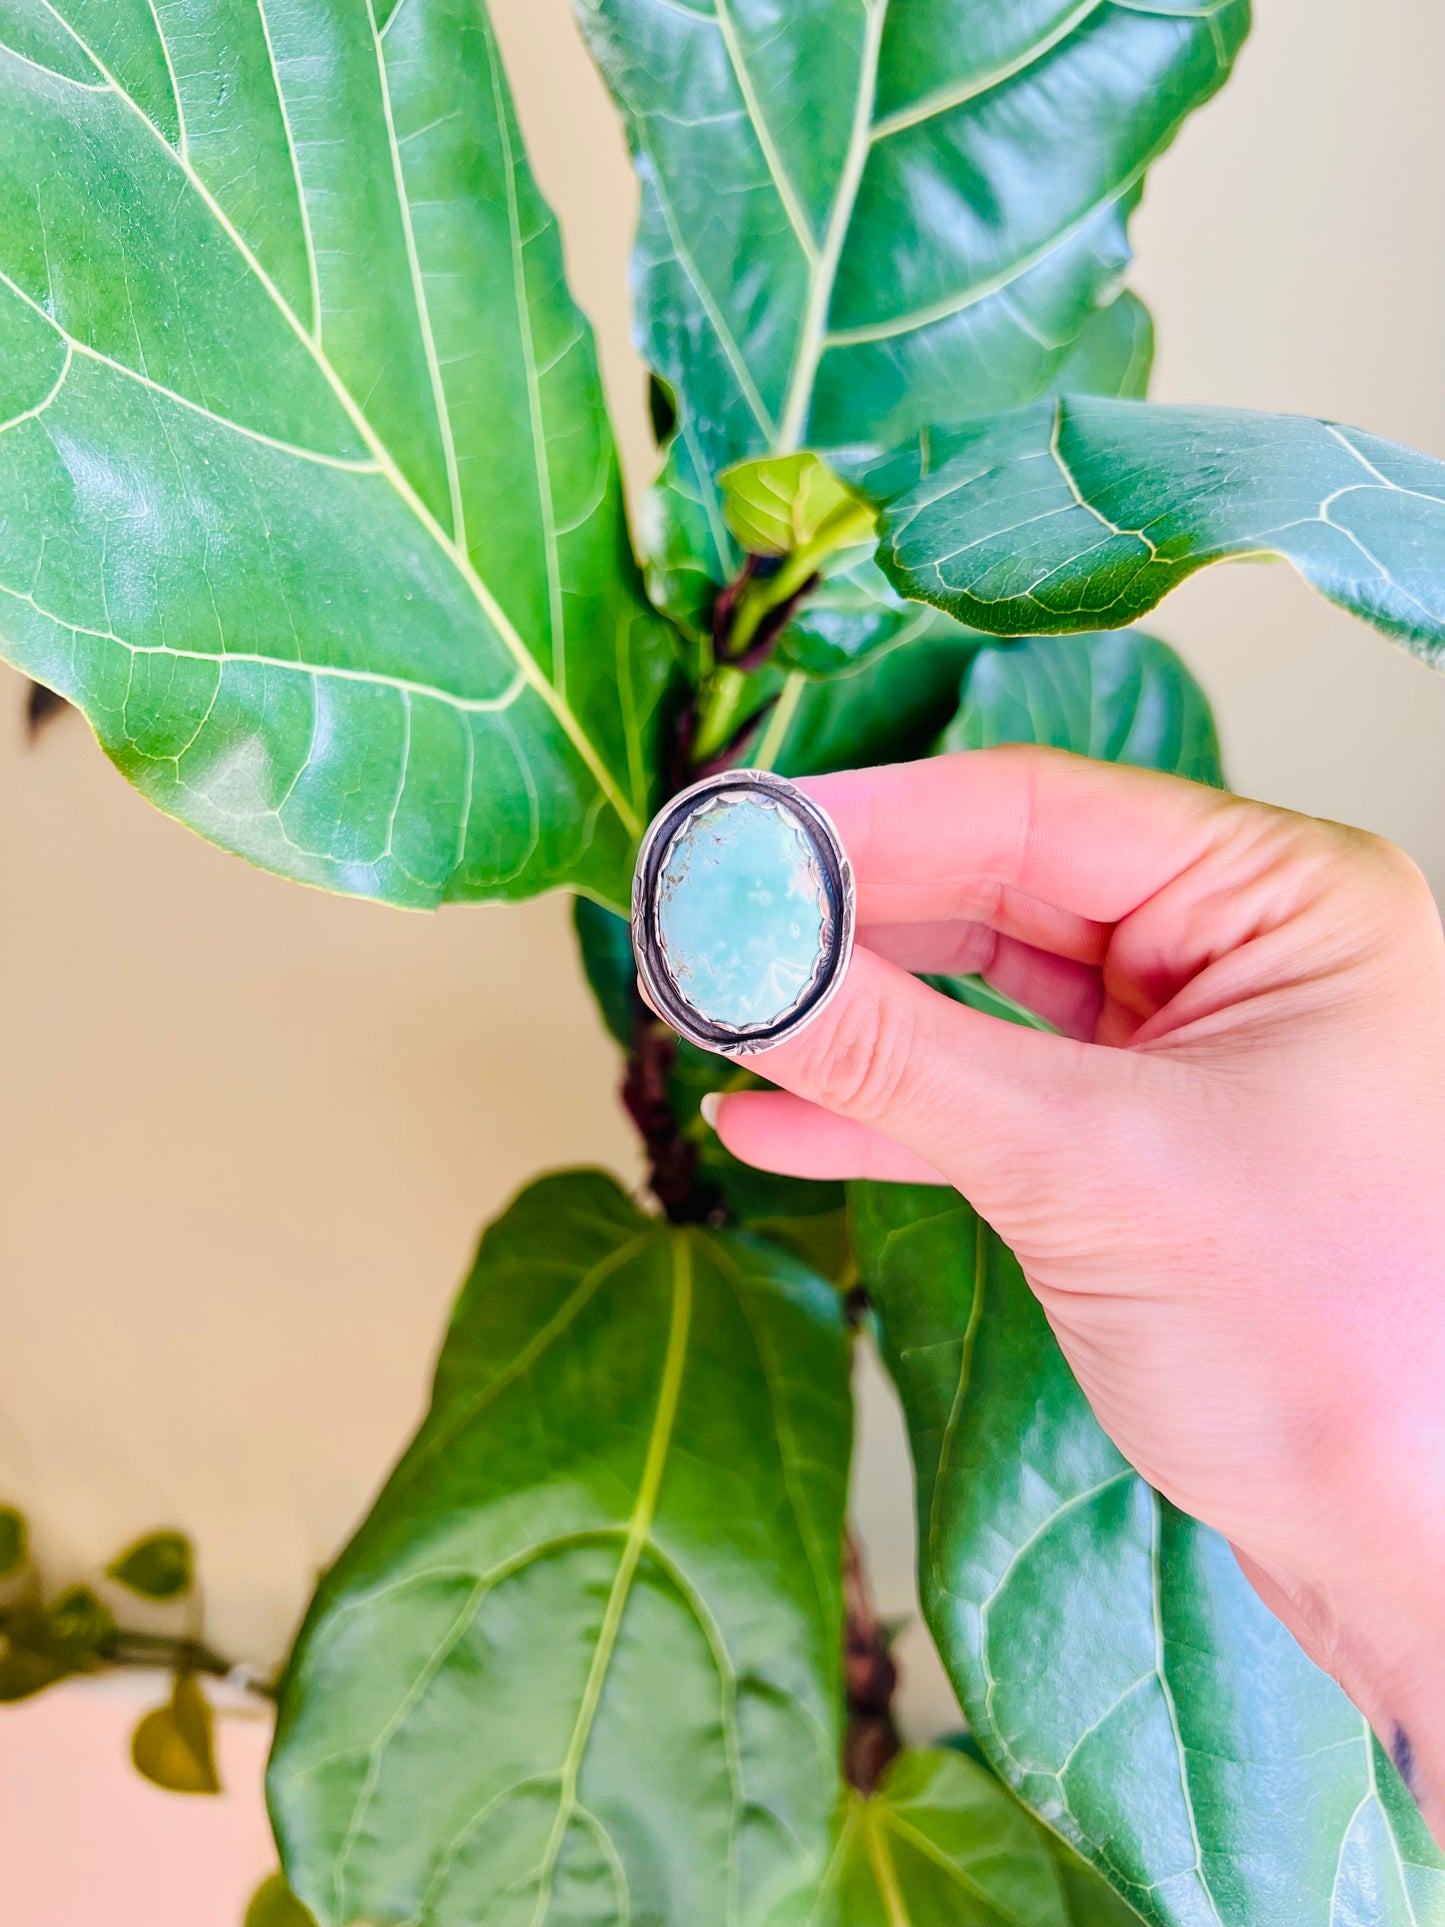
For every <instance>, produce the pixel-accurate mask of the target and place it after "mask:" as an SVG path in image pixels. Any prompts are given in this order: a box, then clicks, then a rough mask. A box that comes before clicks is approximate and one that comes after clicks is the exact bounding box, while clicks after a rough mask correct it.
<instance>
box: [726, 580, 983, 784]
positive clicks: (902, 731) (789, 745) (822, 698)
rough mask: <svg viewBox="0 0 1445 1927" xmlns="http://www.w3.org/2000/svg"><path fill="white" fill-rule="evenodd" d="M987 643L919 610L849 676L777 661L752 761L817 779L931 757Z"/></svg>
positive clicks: (849, 673) (768, 672)
mask: <svg viewBox="0 0 1445 1927" xmlns="http://www.w3.org/2000/svg"><path fill="white" fill-rule="evenodd" d="M920 613H923V614H924V619H923V620H920V619H919V617H920ZM979 642H980V638H979V637H978V636H977V635H975V634H974V633H973V632H972V631H970V630H968V629H961V628H959V627H958V625H957V624H956V623H952V622H948V621H946V620H944V619H942V618H940V617H936V616H934V615H933V612H932V611H931V610H930V611H927V612H920V611H919V610H917V609H916V608H915V609H914V610H913V621H912V622H911V623H910V624H909V625H908V627H907V628H906V629H904V630H902V631H901V632H900V633H899V634H898V636H896V637H895V638H894V639H893V641H892V642H891V643H890V644H889V645H888V647H887V648H884V649H879V650H877V651H875V653H874V654H872V655H870V656H869V657H868V658H867V659H866V660H865V661H863V662H861V663H859V664H858V665H857V666H856V667H855V668H853V669H850V670H848V671H847V672H845V673H843V674H841V675H836V676H829V677H827V678H826V679H820V678H818V677H813V676H806V675H803V674H801V673H799V672H798V671H796V670H795V671H792V672H790V673H787V674H783V673H780V672H779V671H778V670H776V669H774V668H772V667H771V666H770V668H769V670H768V671H767V672H766V673H767V676H768V678H769V684H768V690H769V693H770V694H772V695H774V696H775V698H776V700H775V702H774V706H773V708H772V709H771V711H770V712H769V714H768V717H767V720H766V722H765V723H764V725H763V727H762V729H761V730H760V731H759V733H758V736H757V738H756V740H755V741H754V743H753V744H752V745H751V748H750V750H749V754H748V757H747V759H746V760H747V761H749V762H751V763H753V764H755V765H758V766H766V767H767V768H769V769H776V770H781V771H782V772H783V774H784V775H786V776H816V775H819V774H821V773H822V772H823V771H825V770H837V769H861V768H864V767H866V766H867V765H870V764H874V763H900V762H907V761H909V760H910V759H911V758H913V757H915V756H924V755H927V753H928V751H929V750H930V749H932V748H933V745H934V743H935V742H936V740H937V738H938V734H939V732H940V730H942V729H943V727H944V726H945V724H946V723H947V722H948V720H949V718H950V717H951V716H952V715H953V713H954V710H955V709H956V708H957V706H958V687H959V682H960V679H961V678H962V676H963V673H964V671H965V669H966V668H967V666H968V664H969V662H970V660H971V659H972V657H973V654H974V652H975V650H976V649H977V648H978V646H979ZM757 680H758V681H759V682H760V683H761V682H762V681H763V678H762V677H759V678H758V679H757Z"/></svg>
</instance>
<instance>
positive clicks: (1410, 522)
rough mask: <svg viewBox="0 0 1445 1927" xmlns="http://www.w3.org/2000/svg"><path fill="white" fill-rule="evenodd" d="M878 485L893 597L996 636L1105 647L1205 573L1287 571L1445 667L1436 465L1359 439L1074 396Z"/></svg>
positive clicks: (1232, 412) (917, 460)
mask: <svg viewBox="0 0 1445 1927" xmlns="http://www.w3.org/2000/svg"><path fill="white" fill-rule="evenodd" d="M920 471H922V472H921V473H920ZM872 485H873V487H874V488H875V489H876V490H878V491H879V492H880V493H882V494H884V495H885V496H887V498H888V499H889V502H890V506H889V508H888V511H887V513H886V514H885V516H884V518H883V542H882V546H881V548H880V551H879V556H880V560H881V561H882V563H883V566H884V569H885V571H886V573H887V574H888V575H889V576H890V577H891V579H892V581H893V582H894V584H895V586H896V587H897V588H899V589H900V590H901V591H902V592H903V593H904V594H906V595H910V596H914V597H917V598H918V599H919V600H920V601H924V602H929V603H932V604H934V605H935V606H936V607H938V608H941V609H946V610H947V611H948V612H949V613H950V614H951V615H954V616H956V617H957V618H958V619H959V620H960V621H961V622H967V623H969V624H971V625H972V626H973V627H975V628H978V629H986V630H990V631H992V632H993V633H994V634H997V635H1019V634H1025V633H1030V632H1034V631H1038V632H1044V633H1049V634H1067V633H1073V632H1077V631H1080V630H1088V629H1100V628H1119V627H1121V626H1122V625H1123V624H1125V623H1128V622H1133V621H1134V620H1136V619H1137V618H1138V617H1139V616H1141V615H1143V614H1145V613H1146V612H1147V611H1148V610H1150V609H1152V608H1154V606H1155V605H1156V604H1157V603H1158V602H1159V601H1160V600H1161V599H1162V598H1163V597H1164V596H1165V595H1167V594H1168V592H1169V591H1170V590H1171V589H1173V588H1175V587H1177V586H1178V584H1179V583H1180V582H1182V581H1184V580H1185V578H1186V577H1187V576H1189V575H1192V574H1193V573H1194V571H1195V570H1196V569H1201V568H1203V567H1205V566H1206V565H1207V564H1208V563H1211V562H1220V561H1228V560H1232V559H1234V558H1237V557H1261V556H1262V557H1283V558H1284V559H1285V560H1286V561H1288V562H1290V563H1292V564H1293V565H1294V567H1295V568H1296V569H1298V571H1299V572H1300V574H1301V575H1302V576H1303V577H1304V578H1305V580H1306V581H1307V582H1309V583H1311V584H1312V585H1313V586H1314V587H1315V588H1316V589H1318V590H1319V591H1320V593H1321V594H1322V595H1324V596H1327V597H1328V598H1329V599H1330V601H1331V602H1336V603H1338V604H1339V605H1340V606H1341V607H1342V608H1345V609H1348V610H1350V612H1351V613H1352V614H1354V615H1357V616H1360V617H1362V618H1363V620H1365V621H1366V622H1370V623H1373V624H1374V626H1375V627H1376V628H1377V629H1382V630H1384V632H1385V633H1386V634H1387V635H1389V636H1393V637H1394V638H1395V639H1396V640H1397V641H1399V642H1402V643H1403V644H1404V645H1405V646H1406V647H1407V648H1408V649H1409V650H1411V652H1412V653H1413V654H1415V655H1417V656H1419V657H1421V658H1422V659H1423V660H1424V661H1426V662H1429V663H1434V664H1439V663H1440V662H1441V661H1445V463H1442V462H1438V461H1435V460H1434V459H1433V458H1432V457H1430V456H1428V455H1421V454H1418V453H1417V452H1416V451H1415V450H1413V449H1409V448H1402V447H1400V446H1399V445H1398V444H1397V443H1394V442H1385V441H1381V440H1380V439H1379V438H1378V437H1377V436H1374V435H1366V434H1364V433H1362V432H1361V431H1360V430H1359V429H1354V428H1341V427H1339V426H1338V425H1337V424H1335V423H1334V422H1319V421H1308V420H1305V419H1304V418H1303V417H1300V416H1292V415H1258V414H1250V413H1246V412H1245V411H1244V410H1240V409H1224V408H1213V409H1211V408H1173V407H1169V408H1160V407H1155V406H1153V405H1152V404H1145V403H1140V402H1125V401H1110V400H1104V399H1101V398H1096V397H1093V396H1083V395H1079V396H1072V397H1069V398H1067V399H1064V400H1061V401H1058V402H1052V403H1047V404H1044V405H1041V406H1038V407H1035V408H1030V409H1023V410H1020V411H1018V412H1017V413H1015V414H1012V415H1007V416H1004V417H1001V418H1000V419H999V420H997V421H995V422H992V423H987V424H984V425H982V426H977V427H973V428H965V429H959V430H957V431H954V432H950V433H948V434H946V435H941V436H934V437H932V438H930V441H929V443H928V445H927V448H926V449H925V450H923V451H922V452H921V453H915V454H911V455H909V456H907V457H903V458H900V459H899V461H898V462H897V463H896V464H888V463H885V464H883V465H882V467H881V468H880V469H878V470H876V471H875V472H874V474H873V478H872Z"/></svg>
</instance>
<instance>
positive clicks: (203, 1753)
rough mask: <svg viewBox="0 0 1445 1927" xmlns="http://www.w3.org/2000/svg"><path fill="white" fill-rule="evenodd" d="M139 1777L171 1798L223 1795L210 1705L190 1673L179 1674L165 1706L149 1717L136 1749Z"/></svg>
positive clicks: (136, 1740)
mask: <svg viewBox="0 0 1445 1927" xmlns="http://www.w3.org/2000/svg"><path fill="white" fill-rule="evenodd" d="M130 1757H131V1760H132V1762H133V1763H134V1765H135V1769H136V1771H137V1773H139V1774H141V1775H142V1776H143V1777H144V1778H145V1779H147V1780H150V1781H153V1782H154V1784H155V1785H156V1786H159V1787H164V1788H165V1789H166V1791H167V1792H169V1793H219V1792H220V1790H221V1781H220V1776H219V1774H218V1773H217V1772H216V1749H215V1743H214V1738H213V1722H212V1718H211V1708H210V1703H209V1702H208V1700H207V1699H206V1696H205V1694H204V1693H203V1692H202V1691H201V1689H200V1687H199V1686H198V1685H197V1684H196V1681H195V1678H194V1677H193V1675H192V1674H190V1673H178V1674H177V1675H176V1683H175V1686H174V1688H173V1689H172V1692H171V1697H170V1701H169V1703H168V1704H167V1705H165V1706H157V1707H156V1708H155V1710H154V1711H153V1712H150V1713H147V1714H146V1716H145V1718H144V1719H143V1720H142V1721H141V1723H140V1725H139V1726H138V1727H137V1728H136V1730H135V1734H134V1737H133V1738H132V1740H131V1743H130Z"/></svg>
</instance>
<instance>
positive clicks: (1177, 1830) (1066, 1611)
mask: <svg viewBox="0 0 1445 1927" xmlns="http://www.w3.org/2000/svg"><path fill="white" fill-rule="evenodd" d="M853 1206H854V1211H853V1225H854V1237H855V1242H856V1244H857V1249H858V1257H859V1264H860V1267H861V1269H862V1273H863V1277H864V1280H865V1282H866V1283H867V1285H868V1288H869V1292H870V1295H871V1296H872V1298H873V1302H874V1304H875V1306H876V1307H877V1310H878V1314H879V1320H880V1328H881V1332H882V1340H883V1345H884V1349H885V1355H886V1357H887V1360H888V1363H889V1367H890V1369H891V1371H892V1373H893V1375H894V1379H895V1382H896V1383H897V1385H898V1388H899V1392H900V1395H901V1397H902V1399H903V1404H904V1410H905V1413H906V1416H907V1420H908V1426H909V1433H910V1437H911V1441H912V1448H913V1455H914V1465H915V1469H916V1473H917V1480H918V1514H919V1525H920V1553H919V1576H920V1584H921V1587H922V1591H923V1597H924V1606H925V1611H926V1613H927V1615H928V1619H929V1624H930V1626H931V1628H932V1631H933V1634H934V1638H935V1639H936V1640H937V1642H938V1645H939V1649H940V1651H941V1652H942V1654H943V1656H944V1660H945V1663H946V1665H947V1666H948V1669H949V1673H950V1676H951V1677H952V1679H953V1682H954V1685H955V1687H956V1688H957V1690H958V1692H959V1695H960V1698H961V1699H962V1701H963V1705H964V1708H965V1711H966V1713H967V1715H968V1719H969V1724H970V1727H971V1728H972V1730H973V1732H974V1734H975V1736H976V1737H977V1739H978V1741H979V1742H980V1744H981V1745H982V1747H983V1748H984V1750H985V1752H986V1753H987V1754H988V1756H989V1758H990V1760H991V1761H992V1762H993V1764H994V1765H995V1766H996V1767H997V1768H998V1770H999V1771H1000V1773H1001V1774H1002V1775H1003V1776H1004V1777H1005V1778H1006V1779H1007V1780H1008V1782H1009V1783H1010V1785H1012V1786H1013V1787H1015V1788H1016V1789H1017V1790H1018V1792H1019V1793H1020V1794H1021V1795H1022V1797H1023V1798H1024V1799H1025V1800H1026V1801H1027V1802H1028V1803H1029V1804H1030V1805H1031V1806H1032V1807H1034V1808H1035V1810H1036V1811H1038V1812H1039V1813H1040V1814H1042V1816H1043V1817H1044V1818H1045V1819H1046V1820H1047V1821H1048V1823H1049V1824H1050V1825H1051V1826H1053V1827H1054V1828H1056V1829H1057V1830H1058V1832H1059V1833H1061V1834H1062V1835H1064V1837H1065V1838H1066V1839H1068V1840H1069V1841H1071V1842H1072V1843H1073V1844H1074V1845H1075V1846H1076V1847H1077V1848H1078V1849H1079V1850H1080V1851H1081V1852H1082V1853H1083V1854H1085V1856H1086V1857H1087V1858H1088V1859H1089V1860H1090V1861H1091V1862H1092V1863H1093V1864H1094V1865H1095V1866H1096V1867H1098V1868H1099V1869H1100V1871H1101V1872H1103V1873H1104V1874H1106V1875H1107V1876H1108V1878H1109V1879H1110V1881H1111V1882H1112V1883H1113V1884H1114V1885H1115V1886H1116V1887H1117V1888H1118V1889H1119V1890H1120V1892H1121V1893H1122V1894H1123V1895H1124V1897H1125V1898H1126V1899H1127V1900H1128V1901H1129V1902H1130V1903H1131V1905H1132V1906H1134V1907H1135V1908H1136V1909H1137V1911H1138V1912H1139V1913H1140V1914H1141V1915H1142V1916H1143V1918H1144V1919H1145V1920H1147V1921H1149V1922H1152V1923H1154V1924H1155V1927H1196V1924H1198V1927H1203V1923H1212V1927H1437V1924H1438V1923H1440V1922H1445V1861H1442V1858H1441V1855H1440V1853H1439V1851H1438V1850H1437V1849H1436V1848H1435V1846H1434V1845H1433V1843H1432V1842H1431V1840H1430V1838H1429V1835H1428V1834H1427V1833H1426V1831H1425V1827H1424V1823H1423V1822H1422V1820H1421V1819H1420V1816H1419V1814H1418V1813H1417V1812H1416V1810H1415V1807H1414V1805H1413V1804H1412V1802H1411V1800H1410V1797H1409V1795H1408V1794H1407V1793H1406V1792H1405V1790H1404V1788H1403V1786H1402V1785H1401V1784H1400V1782H1399V1779H1398V1776H1397V1775H1396V1773H1395V1770H1394V1768H1393V1767H1392V1766H1391V1765H1390V1763H1389V1761H1388V1759H1387V1758H1386V1757H1385V1755H1384V1753H1383V1751H1382V1749H1381V1748H1380V1746H1379V1744H1378V1742H1377V1741H1376V1740H1375V1739H1374V1738H1373V1736H1372V1735H1371V1733H1370V1731H1369V1729H1368V1727H1367V1726H1366V1724H1365V1721H1364V1720H1363V1718H1362V1717H1361V1715H1360V1714H1359V1713H1358V1712H1357V1711H1356V1710H1355V1708H1354V1707H1352V1706H1351V1705H1350V1703H1349V1701H1348V1700H1347V1699H1346V1698H1345V1696H1344V1695H1343V1693H1341V1691H1340V1690H1339V1688H1338V1687H1337V1686H1336V1685H1335V1684H1334V1682H1333V1681H1332V1680H1330V1679H1327V1678H1326V1677H1325V1675H1324V1674H1323V1673H1321V1672H1318V1671H1317V1670H1316V1669H1315V1667H1314V1666H1312V1665H1311V1663H1310V1662H1309V1661H1308V1660H1307V1659H1306V1658H1305V1657H1304V1655H1303V1653H1302V1652H1301V1651H1300V1649H1299V1647H1298V1646H1297V1645H1296V1644H1295V1642H1294V1640H1293V1639H1292V1638H1291V1637H1290V1635H1289V1634H1288V1633H1287V1632H1285V1630H1284V1628H1283V1627H1282V1626H1281V1625H1280V1624H1279V1623H1278V1621H1277V1620H1275V1619H1274V1618H1273V1616H1272V1615H1271V1614H1270V1613H1269V1612H1268V1611H1267V1610H1266V1609H1265V1607H1264V1606H1263V1605H1262V1604H1261V1602H1260V1600H1259V1599H1258V1597H1257V1595H1256V1594H1255V1593H1254V1592H1253V1590H1252V1589H1251V1588H1250V1586H1249V1585H1248V1584H1247V1583H1246V1581H1245V1579H1244V1577H1243V1575H1242V1574H1241V1572H1240V1570H1239V1568H1238V1566H1237V1565H1236V1563H1235V1560H1234V1556H1233V1554H1232V1553H1231V1552H1230V1550H1229V1548H1228V1546H1227V1545H1225V1543H1224V1542H1223V1540H1221V1539H1219V1538H1218V1537H1217V1536H1216V1535H1215V1534H1213V1533H1212V1532H1209V1531H1207V1530H1205V1529H1203V1528H1202V1527H1200V1526H1198V1525H1196V1524H1194V1523H1193V1522H1192V1521H1191V1520H1189V1519H1187V1518H1185V1517H1184V1516H1183V1515H1182V1514H1180V1513H1178V1512H1176V1511H1175V1510H1174V1509H1173V1508H1172V1507H1171V1506H1169V1505H1168V1504H1167V1503H1166V1502H1164V1501H1163V1500H1161V1499H1160V1498H1158V1497H1157V1496H1156V1495H1155V1494H1154V1493H1153V1492H1151V1491H1150V1489H1149V1487H1148V1486H1147V1485H1145V1483H1144V1481H1143V1480H1142V1479H1140V1478H1139V1477H1138V1476H1137V1474H1135V1473H1134V1472H1133V1471H1132V1470H1131V1469H1130V1467H1129V1466H1128V1465H1127V1464H1126V1463H1125V1461H1124V1460H1123V1459H1122V1458H1121V1457H1120V1455H1119V1453H1118V1452H1117V1451H1116V1450H1115V1448H1114V1446H1113V1445H1112V1444H1111V1443H1110V1441H1109V1440H1108V1438H1107V1437H1106V1436H1105V1435H1104V1433H1103V1432H1102V1431H1101V1430H1100V1428H1099V1427H1098V1425H1097V1424H1096V1423H1095V1421H1094V1418H1093V1416H1092V1414H1091V1413H1090V1411H1089V1408H1088V1405H1087V1404H1086V1402H1085V1400H1084V1397H1083V1394H1082V1393H1081V1392H1080V1390H1079V1388H1078V1386H1077V1384H1076V1383H1075V1380H1074V1378H1073V1375H1072V1373H1071V1372H1070V1371H1069V1368H1068V1366H1067V1364H1066V1363H1065V1361H1064V1358H1063V1355H1062V1353H1061V1352H1060V1351H1059V1349H1058V1346H1057V1344H1056V1343H1055V1341H1054V1338H1053V1336H1052V1334H1051V1332H1050V1331H1049V1328H1048V1324H1047V1322H1046V1320H1045V1318H1044V1315H1043V1312H1042V1311H1041V1310H1040V1308H1039V1306H1038V1303H1037V1301H1036V1300H1035V1298H1034V1296H1033V1294H1032V1293H1031V1292H1030V1290H1029V1288H1028V1286H1027V1284H1026V1283H1025V1281H1024V1278H1023V1275H1022V1273H1021V1271H1020V1269H1019V1266H1018V1263H1017V1260H1016V1259H1015V1258H1014V1257H1013V1255H1012V1253H1011V1252H1009V1250H1008V1249H1007V1248H1006V1247H1005V1246H1004V1245H1003V1244H1002V1243H1001V1242H1000V1240H999V1239H997V1238H996V1237H995V1236H994V1235H993V1233H992V1232H991V1231H990V1230H989V1229H988V1227H987V1226H986V1225H985V1224H984V1223H983V1222H982V1220H981V1219H979V1218H978V1217H977V1216H976V1215H975V1214H974V1213H973V1212H972V1211H971V1210H970V1209H969V1207H968V1206H967V1205H966V1204H965V1203H964V1202H963V1200H962V1199H961V1198H959V1197H958V1196H957V1195H956V1194H954V1193H952V1192H949V1191H945V1190H942V1189H935V1188H923V1187H918V1188H914V1187H906V1186H884V1185H866V1186H857V1187H855V1189H854V1195H853Z"/></svg>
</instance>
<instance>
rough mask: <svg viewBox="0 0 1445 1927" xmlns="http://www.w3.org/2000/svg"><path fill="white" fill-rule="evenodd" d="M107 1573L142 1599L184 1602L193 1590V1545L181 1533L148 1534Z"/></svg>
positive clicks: (128, 1548)
mask: <svg viewBox="0 0 1445 1927" xmlns="http://www.w3.org/2000/svg"><path fill="white" fill-rule="evenodd" d="M105 1570H106V1574H107V1576H108V1577H109V1578H111V1579H114V1580H116V1581H117V1582H118V1583H119V1584H120V1585H122V1586H126V1587H128V1588H129V1590H130V1591H131V1592H134V1593H139V1594H140V1596H141V1598H142V1599H180V1598H181V1597H183V1595H184V1594H186V1593H188V1592H189V1591H190V1589H191V1582H192V1577H193V1571H192V1561H191V1542H190V1540H189V1539H187V1538H186V1537H185V1535H184V1534H183V1533H180V1532H151V1533H147V1534H146V1536H145V1538H144V1539H137V1540H136V1542H135V1544H134V1545H133V1546H127V1548H126V1550H125V1551H124V1552H123V1553H122V1554H121V1555H120V1557H119V1558H118V1559H116V1560H115V1561H114V1562H113V1564H111V1565H109V1566H107V1567H106V1569H105Z"/></svg>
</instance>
